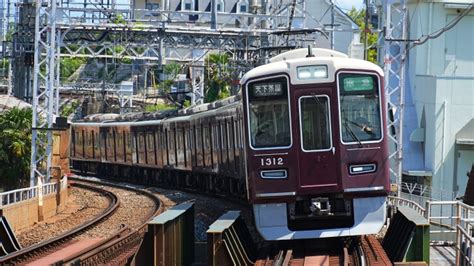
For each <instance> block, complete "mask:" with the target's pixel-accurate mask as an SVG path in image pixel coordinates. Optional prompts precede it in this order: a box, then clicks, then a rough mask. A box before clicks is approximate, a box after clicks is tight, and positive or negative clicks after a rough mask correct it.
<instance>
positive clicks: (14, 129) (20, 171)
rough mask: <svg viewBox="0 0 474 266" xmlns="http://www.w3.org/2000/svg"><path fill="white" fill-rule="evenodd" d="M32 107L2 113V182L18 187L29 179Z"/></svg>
mask: <svg viewBox="0 0 474 266" xmlns="http://www.w3.org/2000/svg"><path fill="white" fill-rule="evenodd" d="M32 114H33V111H32V109H31V108H25V109H20V108H16V107H15V108H12V109H10V110H9V111H7V112H4V113H1V114H0V184H1V185H3V187H4V188H16V187H17V185H19V184H20V183H23V182H24V181H25V180H28V175H29V172H30V171H29V167H30V153H31V122H32Z"/></svg>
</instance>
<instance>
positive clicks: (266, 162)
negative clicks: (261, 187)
mask: <svg viewBox="0 0 474 266" xmlns="http://www.w3.org/2000/svg"><path fill="white" fill-rule="evenodd" d="M260 165H261V166H273V165H283V158H281V157H278V158H261V159H260Z"/></svg>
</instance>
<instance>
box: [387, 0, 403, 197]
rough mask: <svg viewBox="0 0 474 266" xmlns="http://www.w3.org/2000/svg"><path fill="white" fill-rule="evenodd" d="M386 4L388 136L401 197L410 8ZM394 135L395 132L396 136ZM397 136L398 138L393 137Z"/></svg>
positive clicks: (393, 175)
mask: <svg viewBox="0 0 474 266" xmlns="http://www.w3.org/2000/svg"><path fill="white" fill-rule="evenodd" d="M384 2H386V3H383V4H382V5H383V7H384V10H383V11H384V15H385V16H384V18H385V32H384V35H385V36H384V37H385V38H384V44H383V54H384V62H383V63H384V72H385V97H386V99H387V103H388V109H389V112H388V114H389V117H388V119H387V122H388V123H387V126H388V127H387V130H388V134H386V135H387V136H388V138H389V143H390V144H389V145H390V155H389V158H390V180H392V181H396V183H397V185H398V186H397V187H398V195H400V192H401V187H402V186H401V184H402V162H403V142H402V141H403V108H404V105H405V70H406V69H405V65H406V60H407V50H406V44H407V19H408V17H407V6H406V3H405V0H400V1H391V0H387V1H384ZM393 131H394V132H393ZM393 133H394V134H393Z"/></svg>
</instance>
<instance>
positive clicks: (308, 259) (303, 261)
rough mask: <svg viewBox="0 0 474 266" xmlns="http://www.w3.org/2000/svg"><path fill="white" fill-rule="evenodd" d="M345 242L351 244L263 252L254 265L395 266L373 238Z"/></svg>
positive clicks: (303, 244) (294, 244) (304, 244)
mask: <svg viewBox="0 0 474 266" xmlns="http://www.w3.org/2000/svg"><path fill="white" fill-rule="evenodd" d="M346 239H348V241H347V240H346V241H342V239H338V240H335V239H333V240H332V241H325V242H321V241H318V242H312V241H291V242H289V243H286V244H285V245H284V246H283V247H281V246H280V247H278V248H277V249H276V250H263V251H262V252H261V255H260V256H259V258H258V259H257V261H256V262H255V265H257V266H267V265H268V266H269V265H272V266H283V265H284V266H286V265H327V266H332V265H334V266H336V265H337V266H339V265H351V266H362V265H371V266H372V265H375V266H382V265H392V263H391V262H390V259H389V258H388V257H387V255H386V253H385V251H384V250H383V248H382V246H381V244H380V242H379V241H378V240H377V239H376V238H375V237H374V236H368V235H365V236H361V237H357V238H346Z"/></svg>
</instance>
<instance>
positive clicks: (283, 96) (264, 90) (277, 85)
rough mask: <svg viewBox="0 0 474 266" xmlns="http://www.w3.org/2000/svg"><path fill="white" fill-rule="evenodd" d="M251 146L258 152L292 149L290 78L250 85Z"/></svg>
mask: <svg viewBox="0 0 474 266" xmlns="http://www.w3.org/2000/svg"><path fill="white" fill-rule="evenodd" d="M248 98H249V102H248V105H249V106H248V112H249V114H248V115H249V119H250V144H251V146H252V147H254V148H288V147H290V146H291V125H290V115H289V100H288V88H287V81H286V78H276V79H269V80H265V81H259V82H255V83H251V84H249V85H248Z"/></svg>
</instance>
